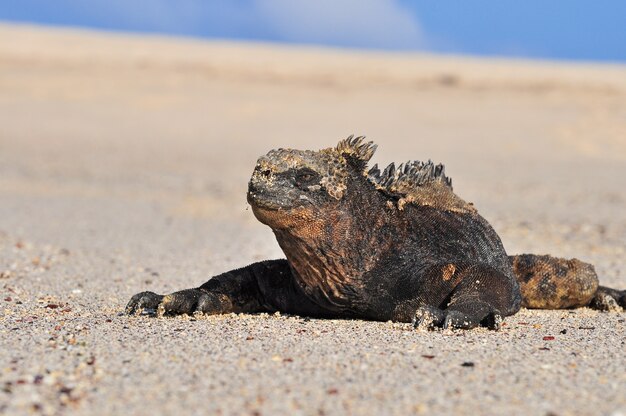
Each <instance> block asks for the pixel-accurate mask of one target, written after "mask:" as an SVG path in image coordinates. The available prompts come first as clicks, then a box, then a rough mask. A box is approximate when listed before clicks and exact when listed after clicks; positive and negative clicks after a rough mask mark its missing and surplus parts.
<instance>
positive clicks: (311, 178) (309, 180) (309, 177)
mask: <svg viewBox="0 0 626 416" xmlns="http://www.w3.org/2000/svg"><path fill="white" fill-rule="evenodd" d="M318 176H319V175H318V174H317V173H315V172H314V171H312V170H309V169H304V170H301V171H299V172H297V173H296V185H298V186H303V185H311V184H313V183H314V182H317V179H318Z"/></svg>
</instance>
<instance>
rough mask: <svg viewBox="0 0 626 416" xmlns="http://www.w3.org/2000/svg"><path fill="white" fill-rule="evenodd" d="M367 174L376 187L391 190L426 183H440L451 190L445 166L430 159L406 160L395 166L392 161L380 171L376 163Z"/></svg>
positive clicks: (395, 190)
mask: <svg viewBox="0 0 626 416" xmlns="http://www.w3.org/2000/svg"><path fill="white" fill-rule="evenodd" d="M367 176H368V178H369V180H370V181H371V182H372V183H374V185H376V186H377V187H378V188H383V189H386V190H388V191H391V192H398V191H404V192H406V191H408V190H410V189H411V188H417V187H420V186H424V185H426V184H428V183H440V184H442V185H445V186H447V187H449V188H450V190H452V180H451V179H450V178H448V177H447V176H446V174H445V167H444V166H443V165H442V164H438V165H435V164H434V163H433V162H432V161H430V160H429V161H428V162H420V161H417V160H415V161H408V162H406V163H401V164H400V165H399V166H398V167H397V168H396V165H395V164H394V163H391V164H389V166H387V167H386V168H385V169H384V170H383V172H382V173H381V172H380V169H378V165H374V167H372V168H371V169H370V170H369V171H368V172H367ZM404 192H402V193H404Z"/></svg>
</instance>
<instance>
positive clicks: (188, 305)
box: [126, 289, 230, 316]
mask: <svg viewBox="0 0 626 416" xmlns="http://www.w3.org/2000/svg"><path fill="white" fill-rule="evenodd" d="M229 307H230V301H229V300H228V298H227V297H226V296H224V295H220V294H217V293H210V292H205V291H203V290H200V289H187V290H181V291H179V292H174V293H170V294H169V295H165V296H163V295H157V294H156V293H153V292H142V293H138V294H136V295H135V296H133V297H132V298H131V300H130V302H128V305H127V306H126V313H128V314H134V313H137V312H139V311H141V310H144V311H152V312H153V313H156V315H157V316H164V315H183V314H188V315H192V314H194V313H196V312H199V313H203V314H215V313H223V312H225V311H226V310H227V309H228V308H229Z"/></svg>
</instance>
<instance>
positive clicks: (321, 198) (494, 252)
mask: <svg viewBox="0 0 626 416" xmlns="http://www.w3.org/2000/svg"><path fill="white" fill-rule="evenodd" d="M375 149H376V146H375V145H373V144H372V143H371V142H369V143H364V142H363V138H360V137H359V138H356V139H354V138H352V136H351V137H350V138H348V139H346V140H343V141H341V142H339V144H338V145H337V146H336V147H334V148H328V149H323V150H320V151H317V152H316V151H300V150H290V149H278V150H272V151H270V152H269V153H268V154H267V155H266V156H262V157H261V158H259V160H258V162H257V165H256V167H255V169H254V172H253V174H252V178H251V179H250V183H249V187H248V202H249V203H250V205H251V206H252V210H253V212H254V215H255V216H256V218H257V219H258V220H259V221H261V222H262V223H264V224H266V225H268V226H269V227H270V228H271V229H272V231H273V232H274V234H275V236H276V239H277V241H278V244H279V245H280V247H281V248H282V249H283V251H284V253H285V256H286V257H287V258H286V259H283V260H268V261H263V262H259V263H254V264H251V265H249V266H247V267H243V268H241V269H237V270H233V271H230V272H226V273H223V274H221V275H218V276H215V277H214V278H212V279H210V280H209V281H207V282H206V283H204V284H203V285H202V286H200V287H198V288H196V289H187V290H183V291H180V292H175V293H172V294H169V295H166V296H161V295H157V294H155V293H152V292H142V293H139V294H137V295H135V296H133V298H132V299H131V300H130V302H129V303H128V306H127V307H126V310H127V312H128V313H136V312H138V311H140V310H142V309H149V310H154V311H156V312H157V314H159V315H172V314H191V313H196V312H198V313H205V314H220V313H229V312H274V311H281V312H284V313H289V314H295V315H306V316H314V317H335V318H359V319H371V320H394V321H400V322H411V321H413V322H414V324H415V326H422V327H428V328H432V327H444V328H449V327H451V328H473V327H476V326H479V325H483V326H487V327H490V328H494V329H497V328H499V326H500V324H501V323H502V320H503V317H506V316H509V315H512V314H514V313H516V312H517V311H518V310H519V308H520V307H521V306H525V307H529V308H549V309H556V308H572V307H579V306H592V307H596V308H599V309H604V310H608V309H619V307H620V306H621V307H624V306H626V305H625V301H626V296H625V291H623V290H622V291H620V290H615V289H610V288H606V287H603V286H599V285H598V279H597V276H596V273H595V271H594V269H593V266H591V265H589V264H586V263H583V262H581V261H579V260H576V259H573V260H565V259H559V258H555V257H550V256H537V255H528V254H525V255H520V256H508V255H507V254H506V252H505V250H504V247H503V245H502V242H501V241H500V238H499V237H498V235H497V234H496V232H495V231H494V230H493V228H492V227H491V226H490V225H489V223H488V222H487V221H486V220H485V219H484V218H482V217H481V216H480V215H479V214H478V213H477V211H476V209H475V208H474V207H473V205H472V204H470V203H467V202H465V201H464V200H462V199H461V198H459V197H458V196H457V195H456V194H455V193H454V192H453V191H452V183H451V180H450V179H449V178H447V177H446V176H445V173H444V168H443V166H442V165H436V166H435V165H434V164H433V163H432V162H428V163H421V162H407V163H406V164H403V165H400V166H399V167H398V168H396V167H395V165H394V164H391V165H390V166H389V167H387V168H386V169H385V170H384V171H383V172H380V170H379V169H378V167H377V166H375V167H373V168H372V169H370V170H369V171H367V170H366V166H367V162H368V161H369V159H370V158H371V157H372V155H373V154H374V151H375ZM618 305H619V306H618Z"/></svg>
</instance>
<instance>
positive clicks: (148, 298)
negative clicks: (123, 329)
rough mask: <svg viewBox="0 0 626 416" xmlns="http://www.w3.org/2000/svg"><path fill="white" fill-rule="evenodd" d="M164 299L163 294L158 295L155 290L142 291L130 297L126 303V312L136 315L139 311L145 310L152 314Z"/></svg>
mask: <svg viewBox="0 0 626 416" xmlns="http://www.w3.org/2000/svg"><path fill="white" fill-rule="evenodd" d="M162 300H163V296H162V295H157V294H156V293H154V292H141V293H137V294H136V295H135V296H133V297H132V298H130V301H129V302H128V304H127V305H126V313H127V314H129V315H134V314H136V313H138V312H141V311H145V312H148V313H151V314H155V313H156V310H157V308H158V307H159V303H161V301H162Z"/></svg>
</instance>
